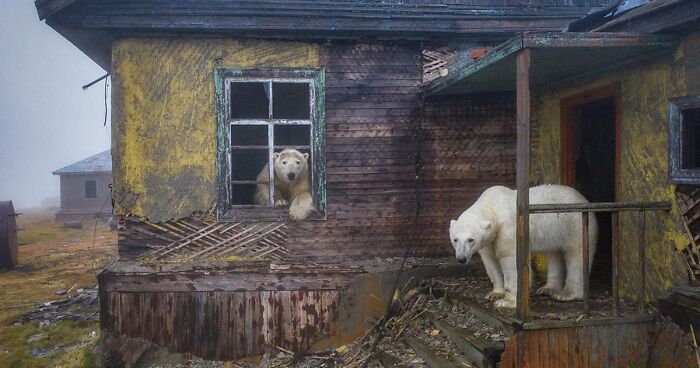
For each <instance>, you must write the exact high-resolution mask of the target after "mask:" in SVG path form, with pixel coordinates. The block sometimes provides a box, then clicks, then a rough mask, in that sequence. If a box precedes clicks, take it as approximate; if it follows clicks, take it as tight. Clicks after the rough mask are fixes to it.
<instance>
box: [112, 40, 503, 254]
mask: <svg viewBox="0 0 700 368" xmlns="http://www.w3.org/2000/svg"><path fill="white" fill-rule="evenodd" d="M144 42H145V44H142V43H139V42H137V41H136V40H133V41H125V42H124V43H121V44H120V45H118V46H117V47H116V49H115V50H116V51H115V58H114V60H115V71H117V73H116V75H115V97H114V98H115V100H116V101H118V103H115V110H116V112H115V119H114V120H115V124H114V125H115V134H114V136H115V149H114V152H115V192H116V193H115V198H116V199H117V209H118V211H119V213H120V214H127V213H129V214H131V215H136V216H140V217H145V218H148V219H149V220H151V221H154V220H155V221H161V220H163V219H168V218H172V217H184V216H187V215H189V214H190V213H192V212H194V211H206V210H208V209H209V208H211V206H212V203H213V202H212V201H213V198H214V196H215V183H214V182H215V180H214V175H215V161H214V160H215V156H214V151H213V150H214V146H213V145H214V142H215V139H214V135H213V131H212V129H213V124H214V123H213V119H214V115H213V107H212V106H213V105H212V104H213V100H212V101H206V100H207V99H209V98H213V96H212V95H211V92H212V91H211V88H210V87H212V85H211V84H212V82H211V81H207V78H209V77H211V70H209V69H208V68H213V66H214V65H216V66H222V67H225V66H238V67H240V66H243V67H246V66H280V65H287V66H293V65H300V66H301V65H307V64H308V65H311V64H316V63H318V65H319V66H321V67H323V68H325V75H326V81H325V99H326V111H325V116H326V132H325V134H326V171H327V172H326V178H327V180H326V193H327V209H326V220H324V221H303V222H298V223H295V224H294V229H293V231H289V238H288V241H287V244H286V245H287V248H288V249H289V253H290V255H291V256H292V257H295V258H300V259H313V260H317V261H329V262H337V261H338V259H339V257H340V258H342V259H348V258H350V259H359V258H371V257H388V256H399V255H402V254H404V251H405V250H406V248H407V247H408V250H409V252H410V254H413V255H424V256H428V255H442V254H447V253H449V252H451V248H450V246H449V242H448V241H447V240H446V238H445V233H446V224H447V223H448V220H449V219H450V218H455V217H457V216H458V215H459V214H460V213H461V212H462V211H463V210H464V209H465V208H466V207H467V206H468V205H469V204H470V202H472V201H473V200H474V199H476V196H477V195H478V194H479V193H480V192H481V191H482V190H483V189H484V188H486V187H488V186H491V185H495V184H501V185H512V184H513V180H514V179H513V178H514V162H515V159H514V147H515V132H514V127H515V126H514V124H513V121H514V115H513V114H514V107H513V103H512V100H513V98H512V96H511V95H507V94H491V95H485V96H480V97H479V96H461V97H440V98H437V99H434V100H429V101H427V102H426V104H425V106H424V103H423V99H422V97H421V95H420V85H421V78H422V65H421V59H420V45H419V44H416V43H369V44H368V43H353V42H334V43H332V44H326V45H324V46H322V47H320V52H319V55H318V56H319V58H318V60H316V59H315V57H316V56H315V55H316V54H315V53H314V52H315V51H314V50H315V48H314V47H313V46H305V45H303V44H302V45H297V44H292V45H284V48H283V49H282V51H278V53H277V54H275V55H274V56H269V58H267V56H266V55H267V54H266V52H272V51H271V50H277V49H276V48H275V47H277V46H276V45H278V44H277V43H272V44H266V43H259V42H246V43H235V42H234V43H230V42H227V43H221V42H222V41H212V42H214V43H213V44H210V43H209V42H210V41H204V40H197V41H183V43H182V44H179V43H175V41H162V40H150V41H149V40H146V41H144ZM227 45H228V46H230V47H232V48H234V50H238V51H239V53H242V54H244V55H243V56H236V57H234V56H232V55H234V54H235V55H237V54H236V53H233V52H230V51H226V50H225V46H227ZM244 45H246V46H244ZM285 50H286V51H285ZM197 52H202V53H204V55H199V54H198V55H197V57H196V58H195V57H194V56H193V55H195V53H197ZM285 52H287V54H285ZM144 55H145V56H144ZM188 55H189V56H188ZM285 55H286V56H285ZM141 57H145V60H147V61H148V63H157V62H158V60H160V59H164V60H165V62H164V67H162V68H163V69H164V70H163V71H159V72H157V71H156V70H155V69H154V68H155V67H153V66H151V64H146V65H145V66H144V65H141V64H143V63H138V64H137V60H138V59H139V58H141ZM218 57H222V58H224V60H223V61H217V62H216V63H214V62H213V61H212V59H216V58H218ZM253 57H257V59H255V60H253V59H252V58H253ZM226 58H228V59H226ZM185 59H187V60H185ZM190 59H195V60H194V61H193V60H190ZM217 60H218V59H217ZM183 63H184V64H183ZM180 64H183V65H185V66H186V69H187V71H186V72H185V71H184V69H180ZM191 73H194V75H195V76H189V75H190V74H191ZM200 74H201V75H200ZM190 79H191V83H190V84H187V83H188V82H187V81H189V80H190ZM207 83H208V84H207ZM212 88H213V87H212ZM144 95H145V96H148V97H149V98H144V97H143V96H144ZM161 114H162V115H161ZM195 122H197V123H195ZM419 132H420V133H419ZM208 134H212V135H211V136H208ZM419 135H420V136H419ZM207 137H209V138H207ZM195 146H196V147H197V149H195ZM418 153H420V158H421V160H420V165H419V166H418V168H417V167H416V158H417V154H418ZM416 174H418V177H419V179H418V181H416ZM417 206H420V209H418V210H417V208H416V207H417ZM416 215H418V216H419V217H418V219H417V220H416V217H415V216H416ZM124 225H125V226H124V227H123V228H122V229H120V233H119V248H120V255H121V256H122V257H123V258H126V259H133V258H135V257H137V256H138V255H139V254H141V253H142V252H143V251H144V250H146V249H147V248H146V247H145V246H146V245H158V244H161V243H163V240H162V239H157V238H156V237H154V236H149V230H148V228H147V227H144V228H143V229H139V228H138V227H139V223H138V222H134V221H128V222H124Z"/></svg>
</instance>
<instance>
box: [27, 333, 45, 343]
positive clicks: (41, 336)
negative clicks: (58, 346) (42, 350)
mask: <svg viewBox="0 0 700 368" xmlns="http://www.w3.org/2000/svg"><path fill="white" fill-rule="evenodd" d="M47 337H49V335H47V334H45V333H38V334H36V335H32V336H29V338H28V339H27V342H28V343H32V342H35V341H39V340H43V339H45V338H47Z"/></svg>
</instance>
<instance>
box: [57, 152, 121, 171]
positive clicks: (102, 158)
mask: <svg viewBox="0 0 700 368" xmlns="http://www.w3.org/2000/svg"><path fill="white" fill-rule="evenodd" d="M111 172H112V150H106V151H104V152H100V153H98V154H96V155H93V156H90V157H88V158H86V159H83V160H80V161H78V162H76V163H74V164H71V165H68V166H66V167H64V168H62V169H58V170H56V171H54V172H53V174H54V175H64V174H83V173H85V174H87V173H111Z"/></svg>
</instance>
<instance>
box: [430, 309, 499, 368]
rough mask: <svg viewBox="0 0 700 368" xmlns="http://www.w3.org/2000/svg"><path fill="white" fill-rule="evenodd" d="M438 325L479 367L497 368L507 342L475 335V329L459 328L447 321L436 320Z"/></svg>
mask: <svg viewBox="0 0 700 368" xmlns="http://www.w3.org/2000/svg"><path fill="white" fill-rule="evenodd" d="M435 323H436V325H437V327H438V328H439V329H440V330H441V331H442V332H444V333H445V334H446V335H447V336H448V337H449V338H450V341H452V343H453V344H454V345H455V346H456V347H457V349H459V351H461V352H462V353H463V354H464V355H465V357H466V358H467V359H468V360H469V361H470V362H473V363H475V364H476V365H477V366H478V367H479V368H495V367H496V364H497V363H498V361H499V360H500V358H501V354H502V353H503V350H504V346H505V344H504V343H503V342H495V341H490V340H487V339H480V338H478V337H475V333H474V331H473V330H470V329H468V328H457V327H454V326H452V325H450V324H449V323H447V322H445V321H440V320H438V321H435Z"/></svg>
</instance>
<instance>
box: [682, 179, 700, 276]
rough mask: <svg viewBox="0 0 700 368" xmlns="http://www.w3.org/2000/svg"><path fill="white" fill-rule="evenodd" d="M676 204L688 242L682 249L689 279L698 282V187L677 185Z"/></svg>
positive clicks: (699, 239)
mask: <svg viewBox="0 0 700 368" xmlns="http://www.w3.org/2000/svg"><path fill="white" fill-rule="evenodd" d="M676 202H677V203H678V210H679V212H680V216H681V220H682V221H683V229H684V230H685V232H686V234H688V238H689V239H690V242H689V243H688V245H687V246H686V247H685V249H683V255H684V256H685V260H686V262H687V264H688V268H689V271H690V277H691V278H692V279H693V280H695V281H697V280H700V248H699V247H698V244H699V243H700V187H698V186H690V185H679V186H678V187H677V188H676Z"/></svg>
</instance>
